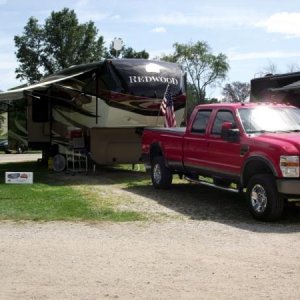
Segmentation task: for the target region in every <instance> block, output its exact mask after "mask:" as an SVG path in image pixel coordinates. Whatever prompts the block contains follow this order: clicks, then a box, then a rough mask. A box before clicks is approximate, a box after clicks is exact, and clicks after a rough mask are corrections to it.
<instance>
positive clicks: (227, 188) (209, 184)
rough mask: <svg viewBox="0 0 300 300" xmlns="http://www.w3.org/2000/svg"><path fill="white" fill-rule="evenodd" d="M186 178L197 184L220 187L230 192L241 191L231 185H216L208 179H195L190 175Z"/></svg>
mask: <svg viewBox="0 0 300 300" xmlns="http://www.w3.org/2000/svg"><path fill="white" fill-rule="evenodd" d="M184 178H185V179H186V180H187V181H190V182H192V183H197V184H201V185H205V186H209V187H213V188H216V189H219V190H222V191H228V192H232V193H238V192H239V190H238V189H234V188H231V187H224V186H220V185H216V184H214V183H209V182H206V181H201V180H196V179H193V178H190V177H187V176H185V177H184Z"/></svg>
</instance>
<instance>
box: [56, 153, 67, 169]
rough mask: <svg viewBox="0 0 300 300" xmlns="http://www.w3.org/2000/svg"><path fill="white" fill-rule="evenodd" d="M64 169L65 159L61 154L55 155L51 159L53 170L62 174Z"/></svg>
mask: <svg viewBox="0 0 300 300" xmlns="http://www.w3.org/2000/svg"><path fill="white" fill-rule="evenodd" d="M65 168H66V158H65V156H63V155H61V154H56V155H54V157H53V170H54V171H55V172H62V171H63V170H64V169H65Z"/></svg>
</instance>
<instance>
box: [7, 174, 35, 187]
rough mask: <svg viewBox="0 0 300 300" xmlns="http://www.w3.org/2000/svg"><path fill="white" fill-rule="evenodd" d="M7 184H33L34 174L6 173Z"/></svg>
mask: <svg viewBox="0 0 300 300" xmlns="http://www.w3.org/2000/svg"><path fill="white" fill-rule="evenodd" d="M5 183H16V184H33V172H5Z"/></svg>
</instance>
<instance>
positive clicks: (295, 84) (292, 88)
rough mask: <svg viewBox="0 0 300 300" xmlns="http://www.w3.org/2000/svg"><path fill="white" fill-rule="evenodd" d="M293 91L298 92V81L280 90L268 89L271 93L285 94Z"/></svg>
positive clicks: (299, 85)
mask: <svg viewBox="0 0 300 300" xmlns="http://www.w3.org/2000/svg"><path fill="white" fill-rule="evenodd" d="M293 90H294V91H295V90H299V91H300V80H299V81H295V82H293V83H291V84H288V85H285V86H282V87H280V88H275V89H270V91H271V92H287V91H293Z"/></svg>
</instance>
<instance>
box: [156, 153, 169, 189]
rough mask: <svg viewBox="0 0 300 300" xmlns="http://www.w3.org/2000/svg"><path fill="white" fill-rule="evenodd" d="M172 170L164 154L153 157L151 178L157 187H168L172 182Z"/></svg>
mask: <svg viewBox="0 0 300 300" xmlns="http://www.w3.org/2000/svg"><path fill="white" fill-rule="evenodd" d="M172 179H173V176H172V172H171V170H170V169H169V168H168V167H166V165H165V161H164V159H163V157H162V156H158V157H155V158H153V160H152V163H151V180H152V184H153V186H154V187H155V188H157V189H168V188H170V186H171V184H172Z"/></svg>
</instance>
